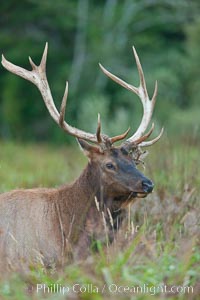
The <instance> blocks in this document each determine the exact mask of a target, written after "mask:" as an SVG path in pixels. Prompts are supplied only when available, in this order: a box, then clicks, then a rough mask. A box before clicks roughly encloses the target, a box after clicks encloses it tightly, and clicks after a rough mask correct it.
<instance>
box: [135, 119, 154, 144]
mask: <svg viewBox="0 0 200 300" xmlns="http://www.w3.org/2000/svg"><path fill="white" fill-rule="evenodd" d="M153 130H154V123H152V126H151V129H150V130H149V131H148V132H147V133H146V134H145V135H143V136H142V137H141V138H139V139H138V140H136V141H135V142H134V143H135V145H139V144H141V143H142V142H143V141H145V140H146V139H148V137H150V135H151V134H152V132H153Z"/></svg>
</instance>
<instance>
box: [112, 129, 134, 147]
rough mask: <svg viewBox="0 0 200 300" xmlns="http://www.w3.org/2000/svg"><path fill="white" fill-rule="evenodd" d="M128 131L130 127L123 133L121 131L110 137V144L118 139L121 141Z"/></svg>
mask: <svg viewBox="0 0 200 300" xmlns="http://www.w3.org/2000/svg"><path fill="white" fill-rule="evenodd" d="M129 131H130V127H129V128H128V129H127V130H126V131H125V132H124V133H122V134H120V135H116V136H114V137H112V138H110V142H111V144H114V143H116V142H118V141H121V140H123V139H125V138H126V137H127V135H128V133H129Z"/></svg>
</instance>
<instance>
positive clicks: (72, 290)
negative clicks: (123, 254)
mask: <svg viewBox="0 0 200 300" xmlns="http://www.w3.org/2000/svg"><path fill="white" fill-rule="evenodd" d="M36 292H37V293H44V294H63V295H66V294H80V293H82V294H84V293H87V294H104V293H107V294H149V295H152V296H153V295H156V294H171V295H177V294H192V293H193V287H192V286H176V285H171V286H167V285H165V284H163V285H157V286H152V285H149V284H143V285H141V286H138V285H137V286H136V285H135V286H134V285H124V286H123V285H117V284H116V283H112V284H103V285H102V286H98V285H95V284H92V283H91V284H79V283H74V284H73V285H61V284H50V285H47V284H44V283H38V284H37V285H36Z"/></svg>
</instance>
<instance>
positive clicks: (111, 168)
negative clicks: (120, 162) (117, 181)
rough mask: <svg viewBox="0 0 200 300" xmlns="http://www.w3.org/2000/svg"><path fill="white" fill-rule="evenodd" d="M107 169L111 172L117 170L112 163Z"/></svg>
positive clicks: (108, 164) (107, 165)
mask: <svg viewBox="0 0 200 300" xmlns="http://www.w3.org/2000/svg"><path fill="white" fill-rule="evenodd" d="M106 168H107V169H109V170H115V166H114V165H113V164H112V163H107V164H106Z"/></svg>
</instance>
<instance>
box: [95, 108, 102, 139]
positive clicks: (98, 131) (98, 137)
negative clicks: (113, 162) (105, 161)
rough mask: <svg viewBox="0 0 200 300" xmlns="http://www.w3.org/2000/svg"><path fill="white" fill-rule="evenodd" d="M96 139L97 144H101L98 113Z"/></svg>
mask: <svg viewBox="0 0 200 300" xmlns="http://www.w3.org/2000/svg"><path fill="white" fill-rule="evenodd" d="M96 137H97V141H98V143H101V142H102V138H101V116H100V114H99V113H98V121H97V131H96Z"/></svg>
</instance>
